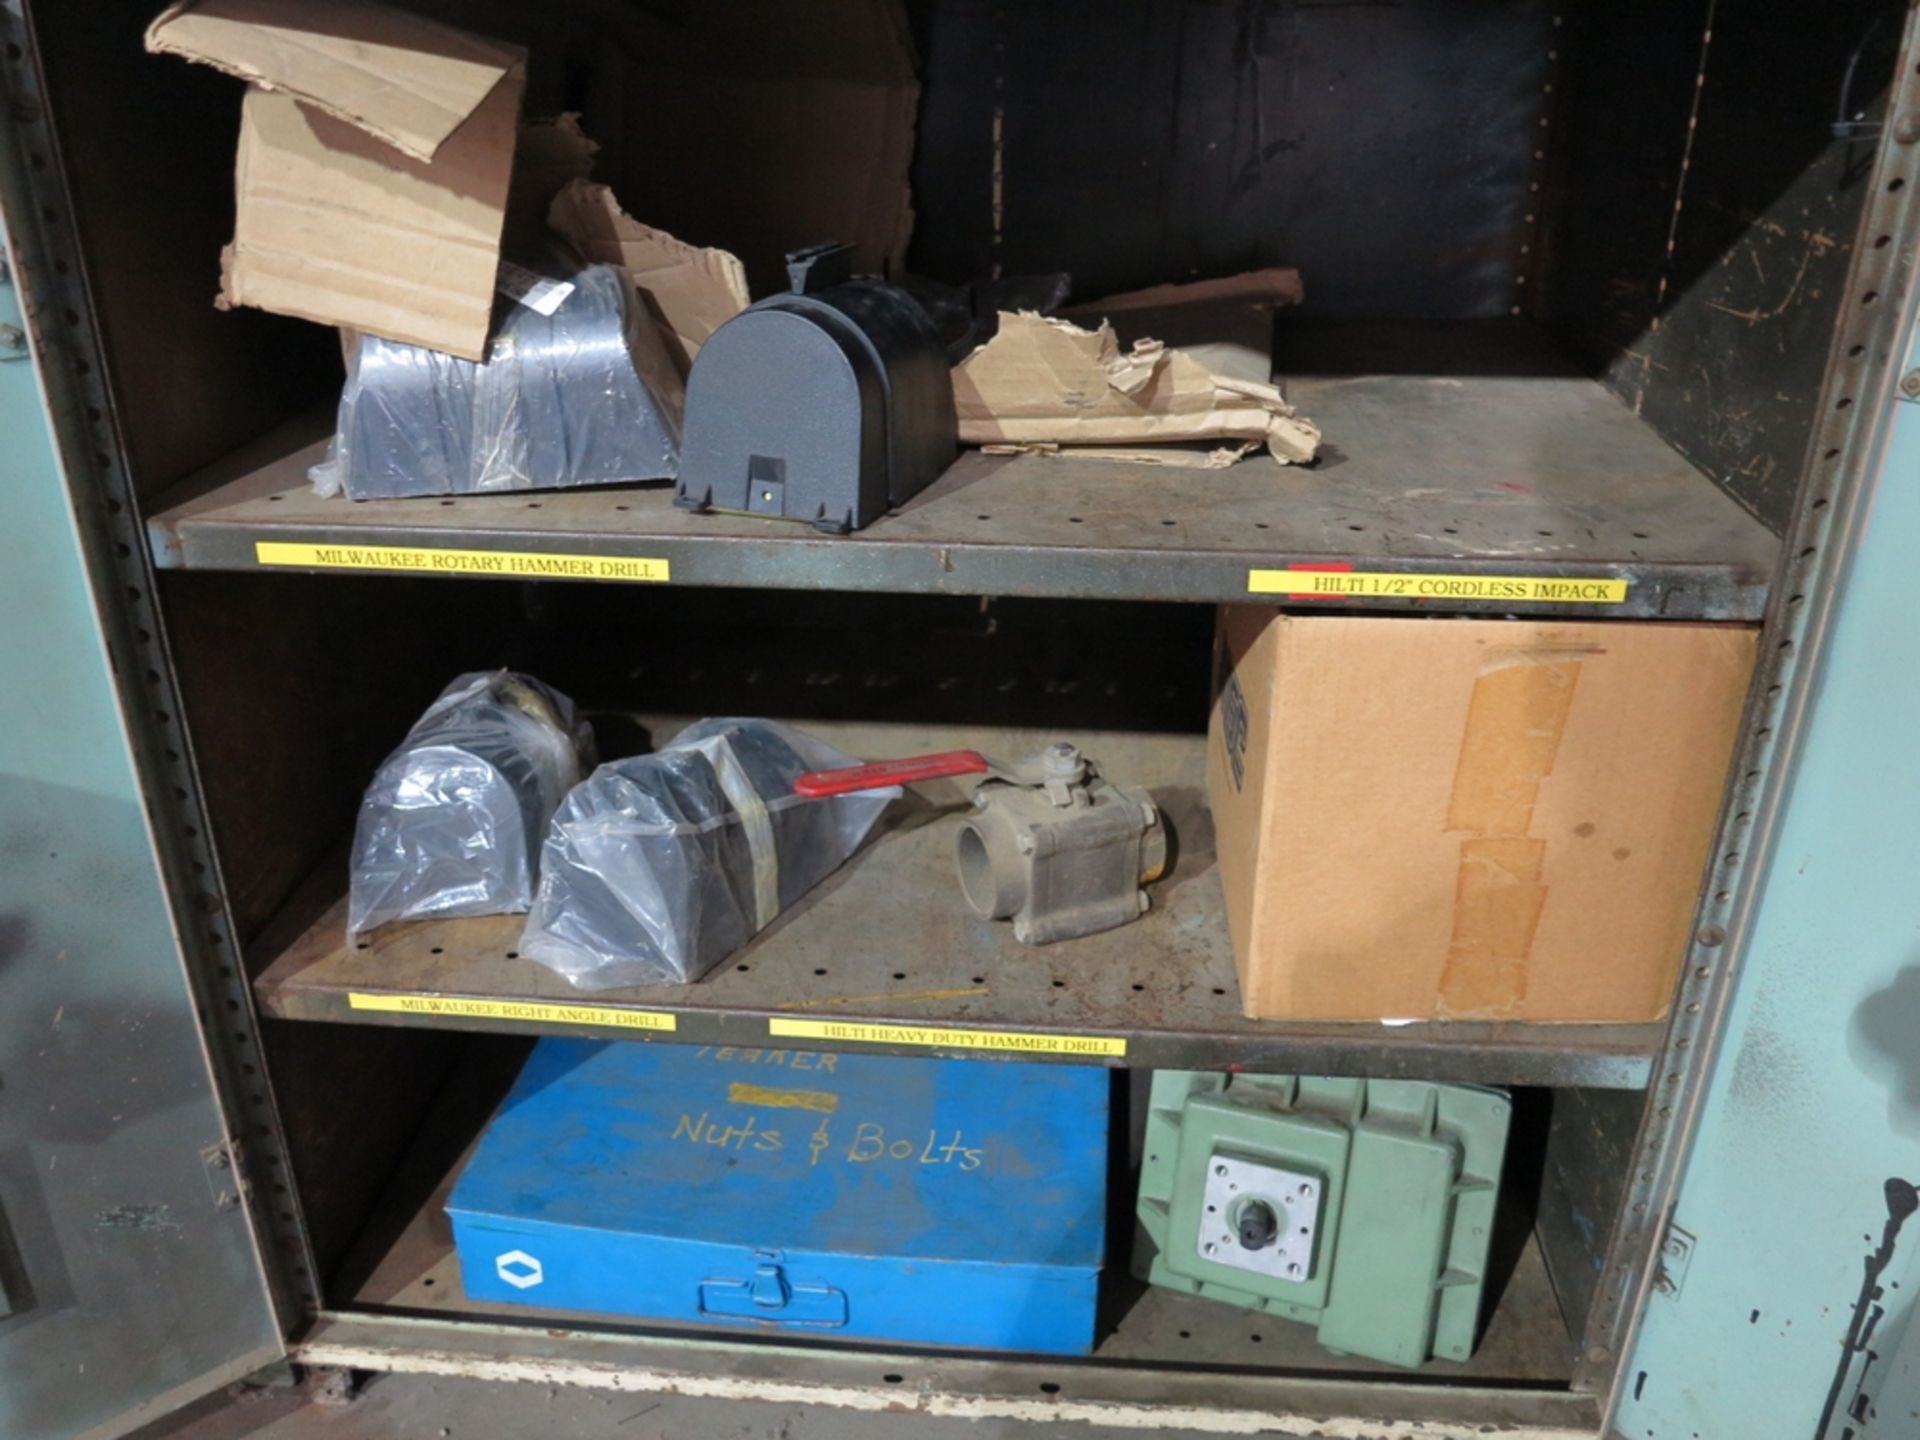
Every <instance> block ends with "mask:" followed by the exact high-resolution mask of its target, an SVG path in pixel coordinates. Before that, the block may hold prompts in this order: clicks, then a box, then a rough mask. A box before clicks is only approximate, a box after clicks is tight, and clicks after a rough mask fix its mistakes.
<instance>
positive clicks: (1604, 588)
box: [1247, 570, 1628, 605]
mask: <svg viewBox="0 0 1920 1440" xmlns="http://www.w3.org/2000/svg"><path fill="white" fill-rule="evenodd" d="M1627 585H1628V582H1627V581H1625V580H1605V579H1598V578H1594V579H1562V578H1559V577H1557V576H1541V575H1388V574H1385V573H1383V572H1378V571H1368V570H1249V571H1248V572H1247V589H1248V591H1249V592H1251V593H1252V594H1255V595H1324V596H1328V597H1330V598H1331V597H1341V596H1349V595H1357V596H1364V597H1367V598H1373V597H1376V596H1385V597H1388V598H1392V599H1405V600H1517V601H1525V602H1526V603H1528V604H1534V605H1537V604H1539V603H1540V602H1542V601H1547V602H1549V603H1556V604H1568V605H1618V604H1620V603H1621V602H1623V601H1624V600H1625V599H1626V598H1627Z"/></svg>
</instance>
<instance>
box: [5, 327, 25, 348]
mask: <svg viewBox="0 0 1920 1440" xmlns="http://www.w3.org/2000/svg"><path fill="white" fill-rule="evenodd" d="M26 348H27V332H26V331H24V330H22V329H21V328H20V327H19V326H18V325H0V350H16V351H17V350H25V349H26Z"/></svg>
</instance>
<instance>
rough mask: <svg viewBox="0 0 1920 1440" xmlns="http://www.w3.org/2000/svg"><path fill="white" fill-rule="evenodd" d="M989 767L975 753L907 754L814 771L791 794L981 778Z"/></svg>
mask: <svg viewBox="0 0 1920 1440" xmlns="http://www.w3.org/2000/svg"><path fill="white" fill-rule="evenodd" d="M992 769H993V767H992V766H991V765H990V764H988V762H987V757H986V756H984V755H982V754H981V753H980V752H979V751H978V750H943V751H941V752H940V753H939V754H937V755H909V756H907V757H906V758H905V759H902V760H875V761H874V762H872V763H871V764H869V765H849V766H847V767H845V768H844V769H840V770H814V771H811V772H809V773H808V774H805V775H802V776H801V777H800V778H799V779H798V780H796V781H794V782H793V793H794V794H796V795H800V796H804V797H805V798H807V799H809V800H823V799H826V798H827V797H828V796H830V795H853V794H856V793H858V792H859V791H861V790H884V789H886V788H887V787H888V786H889V785H911V784H912V783H913V782H914V781H916V780H941V779H945V778H946V777H947V776H949V775H985V774H987V773H988V772H989V771H991V770H992Z"/></svg>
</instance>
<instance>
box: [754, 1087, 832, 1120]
mask: <svg viewBox="0 0 1920 1440" xmlns="http://www.w3.org/2000/svg"><path fill="white" fill-rule="evenodd" d="M727 1103H728V1104H729V1105H761V1106H764V1107H765V1108H767V1109H769V1110H817V1111H818V1112H819V1113H820V1114H822V1115H831V1114H833V1112H834V1111H836V1110H838V1109H839V1108H840V1097H839V1096H838V1095H836V1094H834V1092H833V1091H831V1090H776V1089H774V1088H773V1087H772V1086H769V1085H749V1084H747V1083H746V1082H745V1081H744V1080H735V1081H734V1082H733V1083H732V1084H731V1085H729V1086H727Z"/></svg>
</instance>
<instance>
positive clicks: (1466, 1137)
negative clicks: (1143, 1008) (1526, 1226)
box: [1134, 1070, 1512, 1367]
mask: <svg viewBox="0 0 1920 1440" xmlns="http://www.w3.org/2000/svg"><path fill="white" fill-rule="evenodd" d="M1511 1109H1512V1106H1511V1102H1510V1101H1509V1100H1508V1098H1507V1096H1506V1094H1505V1092H1503V1091H1499V1090H1489V1089H1484V1088H1481V1087H1479V1086H1471V1085H1436V1084H1431V1083H1429V1082H1426V1081H1421V1080H1364V1079H1351V1080H1349V1079H1332V1078H1327V1077H1320V1076H1283V1075H1219V1074H1206V1073H1201V1072H1196V1071H1186V1070H1162V1071H1159V1072H1157V1073H1156V1074H1155V1075H1154V1077H1153V1092H1152V1100H1151V1103H1150V1108H1149V1110H1148V1114H1147V1135H1146V1152H1145V1158H1144V1160H1143V1162H1142V1166H1141V1171H1140V1198H1139V1206H1138V1214H1139V1220H1140V1230H1139V1234H1138V1237H1137V1244H1136V1248H1135V1254H1134V1270H1135V1273H1136V1274H1138V1275H1139V1276H1140V1277H1141V1278H1142V1279H1145V1280H1148V1281H1150V1282H1152V1283H1153V1284H1155V1285H1164V1286H1167V1287H1168V1288H1170V1289H1174V1290H1181V1291H1184V1292H1185V1293H1187V1294H1189V1295H1200V1296H1204V1297H1206V1298H1207V1299H1211V1300H1221V1301H1224V1302H1226V1303H1227V1304H1230V1305H1241V1306H1245V1307H1246V1308H1248V1309H1252V1310H1264V1311H1267V1312H1269V1313H1271V1314H1274V1315H1278V1316H1281V1317H1283V1318H1285V1319H1288V1320H1298V1321H1302V1322H1304V1323H1306V1324H1311V1325H1316V1326H1317V1327H1318V1329H1319V1340H1320V1343H1321V1344H1322V1345H1324V1346H1326V1347H1327V1348H1328V1349H1329V1350H1333V1351H1336V1352H1338V1353H1341V1354H1346V1355H1363V1356H1367V1357H1369V1358H1372V1359H1375V1360H1383V1361H1386V1362H1388V1363H1389V1364H1393V1365H1404V1366H1408V1367H1412V1366H1417V1365H1420V1364H1422V1363H1424V1362H1425V1361H1426V1360H1427V1358H1428V1357H1429V1356H1439V1357H1441V1358H1443V1359H1447V1360H1465V1359H1466V1358H1467V1357H1468V1356H1469V1355H1471V1354H1472V1353H1473V1346H1474V1340H1475V1335H1476V1331H1477V1327H1478V1324H1479V1317H1480V1298H1481V1291H1482V1289H1483V1288H1484V1286H1485V1283H1486V1273H1487V1247H1488V1244H1489V1243H1490V1240H1491V1237H1492V1233H1493V1217H1494V1206H1495V1203H1496V1201H1497V1200H1498V1199H1499V1191H1500V1164H1501V1160H1502V1158H1503V1157H1504V1155H1505V1153H1506V1145H1507V1126H1508V1121H1509V1118H1510V1115H1511Z"/></svg>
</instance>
